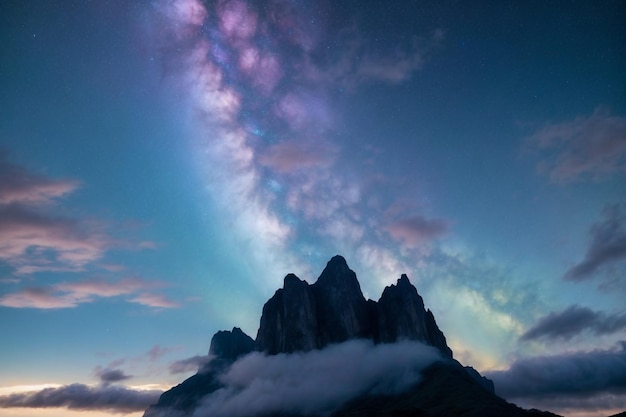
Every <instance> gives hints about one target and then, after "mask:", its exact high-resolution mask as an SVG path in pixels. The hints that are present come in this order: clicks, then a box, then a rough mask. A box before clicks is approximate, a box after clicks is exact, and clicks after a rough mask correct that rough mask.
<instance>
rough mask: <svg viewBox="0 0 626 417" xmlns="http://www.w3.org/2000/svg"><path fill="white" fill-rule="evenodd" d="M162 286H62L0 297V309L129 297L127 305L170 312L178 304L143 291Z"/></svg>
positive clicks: (96, 283) (134, 282)
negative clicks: (0, 307) (168, 310)
mask: <svg viewBox="0 0 626 417" xmlns="http://www.w3.org/2000/svg"><path fill="white" fill-rule="evenodd" d="M159 286H162V284H161V283H160V282H156V281H143V280H139V279H134V278H128V279H123V280H120V281H117V282H108V281H103V280H86V281H76V282H62V283H59V284H56V285H52V286H49V287H39V288H25V289H22V290H20V291H17V292H14V293H9V294H5V295H4V296H2V297H0V305H1V306H5V307H13V308H38V309H59V308H73V307H77V306H78V305H80V304H84V303H90V302H94V301H96V300H98V299H101V298H113V297H120V296H129V297H131V298H127V299H126V301H128V302H132V303H138V304H142V305H146V306H150V307H161V308H172V307H178V304H177V303H175V302H173V301H170V300H168V299H166V298H165V297H162V296H159V295H154V294H147V293H144V292H143V291H146V290H150V289H154V288H156V287H159Z"/></svg>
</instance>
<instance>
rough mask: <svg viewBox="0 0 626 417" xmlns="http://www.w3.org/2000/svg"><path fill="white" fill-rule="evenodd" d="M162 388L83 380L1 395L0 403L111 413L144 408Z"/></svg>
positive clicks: (4, 404) (8, 406)
mask: <svg viewBox="0 0 626 417" xmlns="http://www.w3.org/2000/svg"><path fill="white" fill-rule="evenodd" d="M161 393H162V392H161V391H154V390H150V391H148V390H146V391H143V390H134V389H130V388H126V387H122V386H117V385H104V386H97V387H91V386H88V385H83V384H72V385H65V386H62V387H57V388H45V389H43V390H41V391H35V392H23V393H16V394H11V395H5V396H0V407H2V408H11V407H20V408H61V407H65V408H69V409H71V410H85V411H87V410H106V411H109V412H113V413H122V414H126V413H131V412H134V411H143V410H145V409H146V408H148V406H149V405H150V404H153V403H155V402H156V400H157V399H158V398H159V395H161Z"/></svg>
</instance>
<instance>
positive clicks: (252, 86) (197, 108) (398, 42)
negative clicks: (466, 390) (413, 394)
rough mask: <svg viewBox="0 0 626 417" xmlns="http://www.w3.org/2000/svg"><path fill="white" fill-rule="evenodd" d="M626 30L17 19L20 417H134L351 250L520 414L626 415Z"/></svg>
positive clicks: (225, 17) (2, 65)
mask: <svg viewBox="0 0 626 417" xmlns="http://www.w3.org/2000/svg"><path fill="white" fill-rule="evenodd" d="M625 21H626V5H625V4H624V3H623V2H620V1H587V2H575V1H555V2H544V1H523V2H515V1H493V2H487V1H478V2H456V1H446V2H440V1H408V0H407V1H379V2H374V1H356V0H354V1H306V0H294V1H286V0H269V1H263V2H260V1H259V2H250V3H246V2H243V1H237V0H229V1H206V2H201V1H199V0H154V1H133V2H130V1H123V0H112V1H96V0H94V1H87V0H85V1H78V0H62V1H54V2H53V1H19V0H5V1H0V335H1V336H0V416H2V417H8V416H11V417H13V416H26V415H33V414H36V415H40V416H70V417H71V416H109V415H111V414H110V413H113V412H118V413H119V412H132V414H130V415H133V416H135V415H137V416H139V415H141V411H140V410H142V409H143V408H145V404H149V403H151V402H152V401H153V400H154V399H155V396H157V395H158V392H159V391H161V390H164V389H167V388H169V387H170V386H172V385H175V384H177V383H179V382H181V381H182V380H183V379H185V378H186V377H188V376H189V375H191V374H193V373H194V372H195V370H196V369H197V366H198V364H200V363H202V362H203V361H205V360H206V354H207V351H208V348H209V343H210V339H211V336H212V335H213V333H214V332H216V331H217V330H221V329H231V328H232V327H233V326H238V327H241V328H242V329H243V330H244V331H245V332H246V333H248V334H249V335H251V336H252V337H255V336H256V332H257V329H258V324H259V318H260V314H261V309H262V306H263V304H264V302H265V301H266V300H267V299H268V298H269V297H271V296H272V294H273V293H274V291H275V290H276V289H277V288H279V287H281V286H282V280H283V277H284V276H285V275H286V274H287V273H290V272H292V273H295V274H296V275H298V276H299V277H300V278H302V279H305V280H307V281H308V282H309V283H313V282H315V280H316V279H317V276H318V275H319V274H320V273H321V271H322V269H323V268H324V266H325V265H326V262H327V261H328V260H329V259H330V258H331V257H332V256H334V255H336V254H341V255H343V256H344V257H345V258H346V260H347V262H348V264H349V265H350V267H351V268H352V269H353V270H354V271H355V272H356V274H357V276H358V277H359V280H360V282H361V287H362V289H363V292H364V294H365V296H366V297H368V298H372V299H375V300H377V299H378V297H379V296H380V294H381V292H382V290H383V288H384V287H385V286H386V285H390V284H392V283H395V281H396V280H397V279H398V278H399V277H400V274H402V273H406V274H407V275H408V276H409V278H410V279H411V281H412V283H413V284H415V286H416V287H417V289H418V291H419V293H420V294H421V295H422V296H423V298H424V301H425V304H426V306H427V307H428V308H430V309H431V310H432V311H433V312H434V314H435V317H436V319H437V323H438V325H439V327H440V328H441V329H442V330H443V332H444V333H445V335H446V337H447V339H448V343H449V345H450V346H451V348H452V350H453V351H454V355H455V358H456V359H458V360H459V361H461V362H462V363H463V364H465V365H472V366H474V367H475V368H476V369H478V370H479V371H481V372H482V373H484V374H486V375H487V376H489V377H490V378H492V379H494V381H495V382H496V391H497V392H498V393H499V394H500V395H502V396H504V397H505V398H507V399H508V400H510V401H513V402H515V403H517V404H519V405H522V406H524V407H529V408H530V407H536V408H542V409H548V410H550V411H554V412H557V413H560V414H564V415H567V416H604V415H609V414H611V413H615V412H618V411H623V410H625V409H626V308H625V303H624V299H625V296H626V182H625V179H626V76H625V75H624V74H626V25H625V24H624V22H625ZM72 384H74V385H72ZM46 387H52V388H51V389H48V390H47V391H41V390H42V389H44V388H46ZM30 391H37V392H38V393H37V394H31V393H26V394H24V392H30ZM111 396H114V397H115V398H116V399H117V400H116V401H115V404H113V403H112V402H111V400H110V398H111ZM107 398H109V399H108V400H107ZM18 406H20V407H18ZM59 406H61V407H63V406H67V407H70V408H71V409H72V410H74V411H67V410H65V409H63V408H58V407H59ZM29 407H39V409H37V410H33V408H29Z"/></svg>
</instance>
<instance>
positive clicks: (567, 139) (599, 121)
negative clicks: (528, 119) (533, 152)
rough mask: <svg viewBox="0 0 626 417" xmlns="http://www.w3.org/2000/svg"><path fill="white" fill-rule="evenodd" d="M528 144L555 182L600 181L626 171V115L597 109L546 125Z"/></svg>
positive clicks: (541, 166) (543, 170) (542, 168)
mask: <svg viewBox="0 0 626 417" xmlns="http://www.w3.org/2000/svg"><path fill="white" fill-rule="evenodd" d="M527 143H528V144H529V145H530V146H531V147H533V148H534V149H537V150H538V151H539V153H540V157H541V161H540V163H539V165H538V168H539V170H540V171H541V172H544V173H546V174H547V175H548V177H549V178H550V180H551V181H552V182H554V183H558V184H564V183H570V182H574V181H580V180H584V179H592V180H600V179H603V178H606V177H608V176H610V175H613V174H620V173H624V172H625V171H626V118H625V117H620V116H613V115H611V114H610V113H609V112H608V111H607V110H606V109H603V108H597V109H596V110H595V111H594V112H593V114H591V115H590V116H586V117H585V116H579V117H577V118H576V119H574V120H572V121H568V122H562V123H557V124H552V125H548V126H545V127H543V128H541V129H540V130H538V131H537V132H535V133H534V134H533V135H532V136H530V137H529V138H528V140H527Z"/></svg>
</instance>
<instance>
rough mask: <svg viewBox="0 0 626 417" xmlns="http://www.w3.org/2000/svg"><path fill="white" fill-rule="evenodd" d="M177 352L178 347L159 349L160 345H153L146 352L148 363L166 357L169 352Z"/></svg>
mask: <svg viewBox="0 0 626 417" xmlns="http://www.w3.org/2000/svg"><path fill="white" fill-rule="evenodd" d="M177 350H179V348H178V347H161V345H154V346H152V348H150V350H149V351H148V360H149V361H150V362H156V361H157V360H159V359H160V358H162V357H163V356H165V355H167V354H169V353H171V352H175V351H177Z"/></svg>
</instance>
